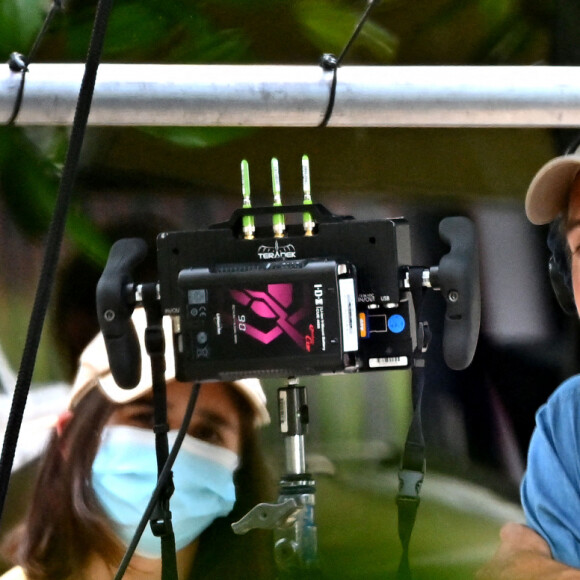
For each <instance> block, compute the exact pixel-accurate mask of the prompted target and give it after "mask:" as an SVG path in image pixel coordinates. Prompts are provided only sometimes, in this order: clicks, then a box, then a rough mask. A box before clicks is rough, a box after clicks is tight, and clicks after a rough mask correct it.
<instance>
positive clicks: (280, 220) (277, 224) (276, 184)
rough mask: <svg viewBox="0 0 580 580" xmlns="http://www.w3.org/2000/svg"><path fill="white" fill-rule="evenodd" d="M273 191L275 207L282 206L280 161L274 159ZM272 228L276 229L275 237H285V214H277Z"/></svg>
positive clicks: (273, 219)
mask: <svg viewBox="0 0 580 580" xmlns="http://www.w3.org/2000/svg"><path fill="white" fill-rule="evenodd" d="M271 166H272V191H273V192H274V207H279V206H281V205H282V197H281V195H280V170H279V167H278V160H277V159H276V158H275V157H272V163H271ZM272 227H273V229H274V236H276V237H277V238H281V237H282V236H283V235H284V230H285V229H286V224H285V223H284V214H281V213H277V214H274V216H273V217H272Z"/></svg>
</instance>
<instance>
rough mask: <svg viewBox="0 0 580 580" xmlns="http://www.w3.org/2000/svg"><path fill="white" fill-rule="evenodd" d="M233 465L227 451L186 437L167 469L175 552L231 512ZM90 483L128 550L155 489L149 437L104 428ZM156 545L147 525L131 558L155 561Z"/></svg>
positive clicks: (129, 430)
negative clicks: (171, 486)
mask: <svg viewBox="0 0 580 580" xmlns="http://www.w3.org/2000/svg"><path fill="white" fill-rule="evenodd" d="M176 436H177V431H170V432H169V444H170V446H171V445H173V443H174V442H175V439H176ZM237 465H238V456H237V455H236V454H235V453H234V452H233V451H230V450H229V449H224V448H223V447H218V446H216V445H212V444H210V443H206V442H205V441H201V440H199V439H195V438H193V437H191V436H189V435H186V437H185V439H184V441H183V444H182V446H181V449H180V451H179V453H178V455H177V459H176V460H175V463H174V465H173V481H174V483H175V492H174V493H173V495H172V496H171V500H170V509H171V514H172V523H173V531H174V534H175V544H176V548H177V549H178V550H181V549H182V548H184V547H185V546H187V545H188V544H190V543H191V542H192V541H193V540H195V538H197V537H198V536H199V535H200V534H201V533H202V532H203V531H204V530H205V529H206V528H207V527H208V526H209V525H210V524H211V523H212V522H213V521H214V520H215V519H216V518H218V517H221V516H226V515H228V514H229V513H230V512H231V511H232V509H233V507H234V502H235V499H236V494H235V487H234V481H233V474H234V471H235V469H236V467H237ZM92 483H93V488H94V490H95V493H96V495H97V498H98V500H99V502H100V503H101V505H102V507H103V509H104V510H105V512H106V514H107V515H108V516H109V518H110V519H111V520H112V521H113V523H114V525H115V530H116V533H117V535H118V536H119V538H120V539H121V540H122V541H123V543H124V544H125V545H127V546H128V545H129V543H130V542H131V540H132V538H133V534H134V532H135V529H136V528H137V525H138V524H139V521H140V520H141V517H142V516H143V513H144V512H145V508H146V507H147V504H148V503H149V500H150V498H151V494H152V493H153V490H154V488H155V485H156V483H157V459H156V454H155V436H154V434H153V432H152V431H149V430H147V429H140V428H138V427H129V426H126V425H111V426H107V427H105V429H104V430H103V434H102V441H101V445H100V447H99V450H98V452H97V456H96V457H95V461H94V462H93V471H92ZM160 542H161V540H160V538H158V537H156V536H154V535H153V532H152V531H151V527H150V526H149V525H147V527H146V528H145V531H144V532H143V535H142V536H141V541H140V542H139V545H138V547H137V550H136V553H138V554H139V555H141V556H145V557H147V558H160V557H161V543H160Z"/></svg>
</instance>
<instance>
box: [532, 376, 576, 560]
mask: <svg viewBox="0 0 580 580" xmlns="http://www.w3.org/2000/svg"><path fill="white" fill-rule="evenodd" d="M521 498H522V506H523V508H524V511H525V514H526V519H527V523H528V525H529V526H530V527H531V528H533V529H534V530H536V532H538V533H539V534H540V535H541V536H543V537H544V539H545V540H546V541H547V542H548V544H549V545H550V548H551V550H552V556H553V557H554V559H556V560H559V561H560V562H563V563H564V564H567V565H569V566H573V567H576V568H580V375H577V376H574V377H572V378H570V379H568V380H567V381H565V382H564V383H562V385H560V386H559V387H558V389H556V391H555V392H554V393H553V394H552V396H551V397H550V398H549V399H548V402H547V403H546V404H545V405H544V406H542V407H541V408H540V409H539V411H538V413H537V415H536V429H535V430H534V434H533V436H532V439H531V441H530V448H529V451H528V466H527V471H526V474H525V476H524V479H523V482H522V486H521Z"/></svg>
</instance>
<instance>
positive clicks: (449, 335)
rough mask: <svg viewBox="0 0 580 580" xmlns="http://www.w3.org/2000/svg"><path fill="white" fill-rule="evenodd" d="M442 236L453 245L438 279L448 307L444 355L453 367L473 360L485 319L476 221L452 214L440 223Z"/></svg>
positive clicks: (461, 366) (459, 367)
mask: <svg viewBox="0 0 580 580" xmlns="http://www.w3.org/2000/svg"><path fill="white" fill-rule="evenodd" d="M439 236H440V238H441V239H442V240H443V241H444V242H446V243H447V244H448V245H449V247H450V250H449V253H447V254H445V255H444V256H443V257H442V258H441V261H440V262H439V269H438V279H439V285H440V289H441V292H442V294H443V298H444V299H445V302H446V305H447V308H446V312H445V322H444V327H443V357H444V359H445V362H446V363H447V365H448V366H449V367H450V368H451V369H453V370H463V369H465V368H466V367H467V366H469V364H470V363H471V361H472V360H473V355H474V354H475V348H476V346H477V338H478V335H479V326H480V320H481V290H480V283H479V256H478V249H477V241H476V235H475V226H474V225H473V222H472V221H471V220H470V219H468V218H466V217H448V218H444V219H443V220H441V222H440V224H439Z"/></svg>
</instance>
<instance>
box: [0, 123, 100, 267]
mask: <svg viewBox="0 0 580 580" xmlns="http://www.w3.org/2000/svg"><path fill="white" fill-rule="evenodd" d="M0 129H1V130H0V193H1V194H2V196H3V199H4V203H5V205H6V207H7V209H8V211H9V212H10V216H11V218H12V219H13V220H14V222H15V223H16V224H17V226H18V227H19V228H20V229H21V230H22V231H23V232H24V233H25V234H26V235H28V236H30V237H39V236H41V235H44V234H45V233H46V231H47V229H48V225H49V224H50V221H51V219H52V215H53V212H54V207H55V203H56V199H57V196H58V190H59V183H60V174H59V171H58V169H57V165H56V164H55V163H53V162H51V161H50V160H49V158H48V157H47V156H45V155H42V154H41V151H40V150H39V149H38V148H37V147H36V146H35V145H34V144H33V143H32V142H31V141H30V140H29V139H28V138H27V136H26V134H25V132H24V131H23V130H22V129H19V128H17V127H1V128H0ZM74 201H75V200H74V199H73V202H74ZM67 232H68V234H69V236H70V238H71V240H72V241H73V243H75V244H76V245H77V246H78V247H79V249H81V251H82V252H83V253H85V254H86V255H87V256H89V257H90V258H91V259H92V260H94V261H95V262H96V263H97V264H98V265H102V264H104V263H105V262H106V258H107V254H108V251H109V243H108V242H107V240H106V239H105V237H104V236H103V235H102V234H101V233H100V232H99V230H98V229H97V228H96V227H95V226H94V224H92V222H91V221H90V220H89V219H87V218H86V216H84V215H83V214H82V212H81V211H76V210H75V209H74V207H72V208H71V209H70V211H69V215H68V220H67Z"/></svg>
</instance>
